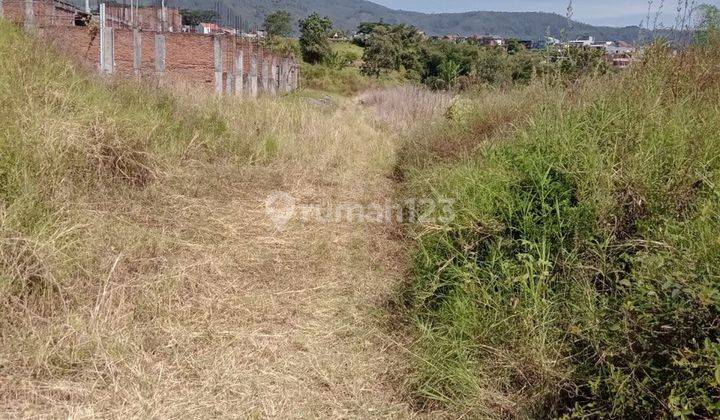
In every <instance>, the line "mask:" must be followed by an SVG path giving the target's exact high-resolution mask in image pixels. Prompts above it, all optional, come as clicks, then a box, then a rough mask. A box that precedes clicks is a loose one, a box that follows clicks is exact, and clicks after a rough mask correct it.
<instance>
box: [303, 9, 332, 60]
mask: <svg viewBox="0 0 720 420" xmlns="http://www.w3.org/2000/svg"><path fill="white" fill-rule="evenodd" d="M332 27H333V24H332V21H331V20H330V19H329V18H328V17H327V16H326V17H320V15H318V14H317V13H313V14H312V15H310V16H308V17H307V19H301V20H300V51H301V52H302V56H303V60H305V61H306V62H308V63H311V64H317V63H321V62H323V61H325V60H326V59H327V58H328V57H330V56H331V55H332V48H331V47H330V41H329V40H328V35H329V34H330V31H331V30H332Z"/></svg>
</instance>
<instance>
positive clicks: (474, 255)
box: [398, 37, 720, 418]
mask: <svg viewBox="0 0 720 420" xmlns="http://www.w3.org/2000/svg"><path fill="white" fill-rule="evenodd" d="M718 66H720V42H718V39H717V37H715V38H713V39H711V40H710V41H709V42H708V43H707V44H705V45H704V46H698V47H694V48H692V49H691V50H689V51H686V52H682V53H680V54H677V55H675V54H673V53H672V52H671V51H669V50H668V49H666V48H665V47H664V46H663V45H656V46H655V47H654V48H653V49H652V50H650V51H648V52H647V54H646V57H645V59H644V62H643V63H642V64H640V65H638V66H636V67H635V68H633V69H632V70H630V71H628V72H627V73H623V74H620V75H607V76H602V77H592V78H586V79H584V80H581V81H579V82H578V83H576V84H574V85H573V86H572V87H571V88H568V89H563V88H561V87H560V86H559V85H540V84H531V85H530V86H528V87H516V88H514V89H511V90H509V91H503V92H489V93H484V94H482V96H480V97H475V98H474V99H473V100H472V101H467V103H466V102H465V101H463V102H458V103H457V104H456V105H457V106H455V105H454V106H453V107H452V108H451V111H452V112H451V111H449V112H448V117H449V118H450V119H449V120H448V121H447V122H445V123H444V124H442V125H440V126H434V127H430V128H427V129H425V130H423V131H420V132H419V133H417V135H416V136H415V137H413V139H414V140H412V141H409V142H408V144H407V146H406V147H405V149H404V152H403V153H402V155H401V162H400V163H399V168H398V173H400V174H401V175H402V178H403V179H404V180H405V184H404V185H405V187H404V188H405V192H406V193H407V194H408V195H412V196H414V197H417V196H425V195H429V196H431V197H434V198H445V197H450V198H453V199H455V200H456V205H455V210H456V214H457V218H456V219H455V220H454V221H452V222H450V223H446V224H442V223H441V224H438V225H434V224H422V225H418V227H417V232H416V233H417V247H416V251H415V257H414V272H413V280H412V287H411V289H410V290H409V291H408V293H407V296H406V299H405V301H406V302H408V304H409V305H410V310H411V317H412V319H413V320H414V324H415V326H416V331H417V334H418V341H417V344H416V345H415V347H414V348H413V349H412V353H413V354H414V355H417V356H418V358H417V363H416V366H415V373H414V376H413V378H412V384H413V387H414V390H415V392H416V395H417V396H418V397H419V398H421V399H422V400H423V401H425V402H426V404H427V405H429V406H433V405H436V404H443V405H445V406H449V407H454V408H455V409H457V410H458V412H460V413H463V414H464V415H466V416H467V415H469V414H472V415H471V417H472V416H478V417H521V418H523V417H537V418H546V417H550V416H561V417H562V416H567V417H578V418H586V417H591V418H594V417H610V418H618V417H622V418H664V417H684V418H693V417H694V418H697V417H703V418H715V417H718V416H719V415H720V404H718V401H719V398H720V391H719V389H720V322H719V321H720V241H718V232H720V189H719V188H718V185H720V160H719V159H718V157H719V156H720V108H719V107H718V104H719V103H720V78H719V77H718V72H717V70H716V69H717V68H718ZM460 104H465V105H466V106H465V108H464V109H462V107H460ZM456 108H458V109H456ZM511 126H512V127H516V129H514V130H513V131H512V132H509V131H508V128H507V127H511Z"/></svg>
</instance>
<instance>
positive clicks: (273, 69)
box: [268, 56, 277, 95]
mask: <svg viewBox="0 0 720 420" xmlns="http://www.w3.org/2000/svg"><path fill="white" fill-rule="evenodd" d="M269 85H270V86H269V90H268V93H270V95H275V93H276V91H277V62H276V61H275V57H274V56H273V57H270V81H269Z"/></svg>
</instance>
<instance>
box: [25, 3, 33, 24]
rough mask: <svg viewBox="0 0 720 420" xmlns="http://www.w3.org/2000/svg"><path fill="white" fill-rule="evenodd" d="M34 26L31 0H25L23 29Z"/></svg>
mask: <svg viewBox="0 0 720 420" xmlns="http://www.w3.org/2000/svg"><path fill="white" fill-rule="evenodd" d="M34 26H35V11H34V10H33V0H25V21H24V27H25V29H32V28H33V27H34Z"/></svg>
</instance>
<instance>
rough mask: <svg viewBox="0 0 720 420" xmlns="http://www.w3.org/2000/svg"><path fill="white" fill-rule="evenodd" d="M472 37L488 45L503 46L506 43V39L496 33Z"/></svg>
mask: <svg viewBox="0 0 720 420" xmlns="http://www.w3.org/2000/svg"><path fill="white" fill-rule="evenodd" d="M472 39H474V40H475V41H477V42H478V43H479V44H480V45H484V46H486V47H501V46H503V45H505V39H503V38H502V37H499V36H496V35H483V36H479V35H473V36H472Z"/></svg>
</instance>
